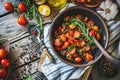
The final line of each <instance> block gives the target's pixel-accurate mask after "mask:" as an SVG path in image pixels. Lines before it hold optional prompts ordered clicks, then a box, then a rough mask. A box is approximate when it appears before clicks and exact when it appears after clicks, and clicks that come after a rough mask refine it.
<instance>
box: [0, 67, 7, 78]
mask: <svg viewBox="0 0 120 80" xmlns="http://www.w3.org/2000/svg"><path fill="white" fill-rule="evenodd" d="M7 74H8V72H7V70H6V69H5V68H0V79H3V78H5V77H6V76H7Z"/></svg>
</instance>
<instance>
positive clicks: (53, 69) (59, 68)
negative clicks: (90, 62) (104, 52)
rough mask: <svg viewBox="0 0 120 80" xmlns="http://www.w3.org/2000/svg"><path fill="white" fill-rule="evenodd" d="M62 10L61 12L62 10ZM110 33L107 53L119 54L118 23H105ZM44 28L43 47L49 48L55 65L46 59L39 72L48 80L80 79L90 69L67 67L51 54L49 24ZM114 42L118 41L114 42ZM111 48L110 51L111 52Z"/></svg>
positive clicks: (119, 23) (119, 24)
mask: <svg viewBox="0 0 120 80" xmlns="http://www.w3.org/2000/svg"><path fill="white" fill-rule="evenodd" d="M71 6H75V5H74V4H72V3H70V4H67V6H66V7H65V8H64V9H66V8H68V7H71ZM64 9H63V10H64ZM107 25H108V27H109V31H110V40H109V41H110V44H109V48H108V51H109V52H111V53H112V52H114V54H116V55H117V54H118V53H120V39H119V38H120V21H110V22H108V23H107ZM45 26H46V27H44V42H45V45H46V46H47V47H48V48H49V51H50V53H51V54H52V55H53V57H54V59H55V61H56V64H53V63H51V62H50V61H49V58H48V57H46V59H45V60H44V62H43V64H42V66H41V70H42V72H43V73H44V74H45V76H46V77H47V78H48V80H69V79H78V78H79V77H81V76H82V75H83V74H84V72H85V71H86V70H87V69H88V68H89V67H90V66H87V67H73V66H69V65H67V64H65V63H63V62H62V61H60V60H59V59H58V58H57V57H56V55H55V54H54V53H53V51H52V49H51V46H50V44H49V29H50V26H51V24H49V25H45ZM116 40H118V41H117V42H116ZM112 43H117V44H116V45H112ZM111 48H112V51H111Z"/></svg>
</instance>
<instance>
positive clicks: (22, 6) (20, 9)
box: [18, 2, 26, 12]
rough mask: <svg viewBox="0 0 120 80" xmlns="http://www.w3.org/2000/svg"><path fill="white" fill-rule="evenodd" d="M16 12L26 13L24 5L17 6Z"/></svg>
mask: <svg viewBox="0 0 120 80" xmlns="http://www.w3.org/2000/svg"><path fill="white" fill-rule="evenodd" d="M18 10H19V12H25V11H26V5H25V3H23V2H21V3H19V4H18Z"/></svg>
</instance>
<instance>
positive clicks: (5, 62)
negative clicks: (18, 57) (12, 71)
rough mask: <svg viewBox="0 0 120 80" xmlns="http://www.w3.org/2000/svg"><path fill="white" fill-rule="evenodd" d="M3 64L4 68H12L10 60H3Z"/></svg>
mask: <svg viewBox="0 0 120 80" xmlns="http://www.w3.org/2000/svg"><path fill="white" fill-rule="evenodd" d="M1 64H2V65H3V67H5V68H8V67H9V66H10V60H9V59H7V58H5V59H2V60H1Z"/></svg>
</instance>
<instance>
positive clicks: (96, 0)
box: [71, 0, 101, 8]
mask: <svg viewBox="0 0 120 80" xmlns="http://www.w3.org/2000/svg"><path fill="white" fill-rule="evenodd" d="M71 2H72V3H74V4H76V5H78V6H85V7H88V8H94V7H97V6H99V4H100V3H101V0H91V1H90V2H80V0H71Z"/></svg>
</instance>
